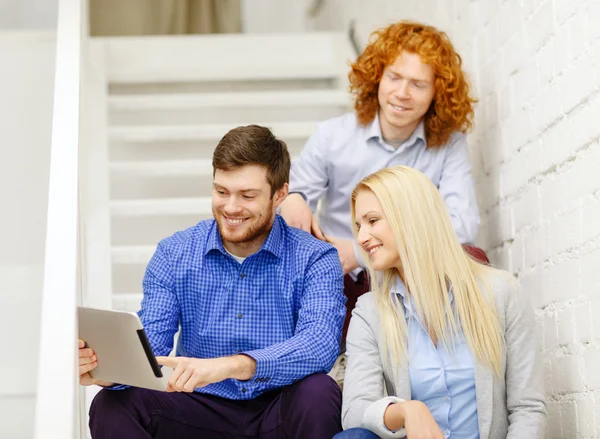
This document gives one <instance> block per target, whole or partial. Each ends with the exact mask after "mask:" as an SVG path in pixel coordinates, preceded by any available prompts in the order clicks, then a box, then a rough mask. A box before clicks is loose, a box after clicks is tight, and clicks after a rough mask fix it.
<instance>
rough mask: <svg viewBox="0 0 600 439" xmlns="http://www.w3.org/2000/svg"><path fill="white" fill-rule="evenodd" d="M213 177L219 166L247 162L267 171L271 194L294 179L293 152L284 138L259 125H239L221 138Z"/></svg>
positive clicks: (237, 165)
mask: <svg viewBox="0 0 600 439" xmlns="http://www.w3.org/2000/svg"><path fill="white" fill-rule="evenodd" d="M212 164H213V177H214V176H215V172H216V171H217V169H220V170H222V171H229V170H232V169H235V168H239V167H240V166H244V165H259V166H262V167H264V168H265V169H266V170H267V182H268V183H269V185H271V197H272V196H273V195H274V194H275V192H276V191H277V190H279V189H281V188H282V187H283V185H284V184H285V183H289V181H290V166H291V160H290V153H289V152H288V150H287V145H286V144H285V142H284V141H283V140H279V139H278V138H277V137H275V136H274V135H273V133H272V132H271V130H270V129H269V128H266V127H261V126H259V125H248V126H243V127H237V128H234V129H232V130H231V131H229V132H228V133H227V134H225V135H224V136H223V138H222V139H221V140H220V141H219V144H218V145H217V147H216V148H215V152H214V153H213V162H212Z"/></svg>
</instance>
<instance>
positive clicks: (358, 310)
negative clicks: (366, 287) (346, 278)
mask: <svg viewBox="0 0 600 439" xmlns="http://www.w3.org/2000/svg"><path fill="white" fill-rule="evenodd" d="M377 312H378V311H377V297H376V296H375V293H374V292H373V291H369V292H367V293H365V294H363V295H362V296H360V297H359V298H358V300H357V301H356V306H355V307H354V310H353V311H352V315H360V316H361V317H362V318H363V319H365V320H367V321H370V320H371V319H376V318H377Z"/></svg>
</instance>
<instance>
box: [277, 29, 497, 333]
mask: <svg viewBox="0 0 600 439" xmlns="http://www.w3.org/2000/svg"><path fill="white" fill-rule="evenodd" d="M370 41H371V43H370V44H369V45H368V46H367V48H366V49H365V50H364V51H363V53H362V54H361V55H360V56H359V57H358V59H357V60H356V62H355V63H354V64H352V69H351V72H350V74H349V79H350V88H351V91H352V92H353V94H354V98H355V104H354V107H355V110H356V111H355V112H354V113H348V114H345V115H343V116H340V117H336V118H333V119H330V120H327V121H325V122H323V123H321V124H319V126H318V127H317V130H316V132H315V133H314V134H313V135H312V136H311V137H310V139H309V140H308V142H307V143H306V145H305V147H304V149H303V151H302V154H301V155H300V157H299V158H298V159H297V160H296V161H294V163H293V164H292V169H291V176H290V195H289V196H288V197H287V199H286V200H285V201H284V202H283V204H282V206H281V214H282V216H283V217H284V219H285V220H286V221H287V222H288V223H289V224H290V225H292V226H295V227H299V228H302V229H304V230H306V231H308V232H312V233H313V234H314V235H315V236H316V237H318V238H320V239H326V240H328V241H329V242H331V243H332V244H334V245H335V247H336V248H337V250H338V252H339V255H340V259H341V261H342V266H343V268H344V273H345V274H346V276H345V279H344V283H345V285H344V292H345V294H346V296H347V298H348V302H347V304H346V307H347V311H348V312H347V316H346V322H345V326H344V336H345V332H346V330H347V328H348V323H349V318H350V313H351V311H352V308H353V307H354V304H355V303H356V299H357V298H358V296H360V295H361V294H362V293H364V292H365V291H366V290H367V289H368V281H367V279H366V273H365V272H364V271H362V269H361V268H360V264H359V261H358V259H359V258H358V257H357V249H356V247H355V246H354V245H353V238H352V225H351V224H350V195H351V193H352V190H353V189H354V186H355V185H356V183H357V182H359V181H360V180H361V179H362V178H364V177H366V176H367V175H369V174H371V173H373V172H375V171H377V170H379V169H381V168H385V167H390V166H397V165H406V166H411V167H414V168H416V169H418V170H420V171H421V172H423V173H424V174H426V175H427V176H429V178H431V180H432V181H433V183H434V184H435V185H436V186H437V187H438V189H439V191H440V193H441V194H442V196H443V198H444V200H445V202H446V206H447V207H448V212H449V213H450V216H451V219H452V224H453V225H454V229H455V230H456V233H457V235H458V238H459V240H460V241H461V243H463V244H464V245H465V247H466V249H467V250H468V251H470V252H471V253H476V252H477V251H478V249H474V248H472V247H470V246H469V244H472V243H473V242H474V240H475V236H476V234H477V228H478V226H479V211H478V208H477V201H476V199H475V189H474V184H473V179H472V176H471V164H470V159H469V151H468V147H467V141H466V136H465V133H466V131H467V130H468V129H469V128H470V127H471V124H472V118H473V104H474V102H475V100H474V99H473V98H472V97H471V95H470V91H469V85H468V83H467V80H466V78H465V74H464V72H463V70H462V65H461V64H462V62H461V58H460V56H459V55H458V54H457V53H456V51H455V50H454V48H453V46H452V43H451V42H450V40H449V38H448V36H447V35H446V34H445V33H443V32H440V31H439V30H437V29H435V28H434V27H431V26H426V25H423V24H420V23H414V22H399V23H395V24H392V25H391V26H388V27H387V28H383V29H379V30H377V31H375V32H374V33H373V35H372V36H371V40H370ZM319 201H321V207H320V211H319V212H318V219H317V217H316V216H315V215H313V213H314V212H315V210H316V208H317V203H318V202H319ZM475 255H476V254H475ZM480 257H483V258H484V259H486V258H485V254H484V253H483V252H481V254H480Z"/></svg>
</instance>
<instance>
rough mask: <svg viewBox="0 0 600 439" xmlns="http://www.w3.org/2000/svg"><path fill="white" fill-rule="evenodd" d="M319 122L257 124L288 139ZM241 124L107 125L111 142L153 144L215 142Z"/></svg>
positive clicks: (305, 135)
mask: <svg viewBox="0 0 600 439" xmlns="http://www.w3.org/2000/svg"><path fill="white" fill-rule="evenodd" d="M317 123H318V122H316V121H315V122H275V123H263V124H260V125H263V126H267V127H269V128H271V130H272V131H273V133H274V134H275V135H276V136H277V137H279V138H281V139H283V140H285V141H287V140H288V139H307V138H308V137H309V136H310V135H311V134H312V133H313V131H314V130H315V128H316V126H317ZM241 125H246V124H244V123H228V124H222V123H221V124H206V125H196V126H187V125H179V126H177V125H175V126H173V125H171V126H168V125H167V126H126V127H112V128H110V139H111V141H113V142H119V143H127V142H135V143H152V142H164V141H175V142H177V141H212V142H213V143H214V144H215V145H216V143H217V142H218V141H219V140H221V138H222V137H223V136H224V135H225V134H226V133H227V132H228V131H229V130H231V129H232V128H234V127H236V126H241Z"/></svg>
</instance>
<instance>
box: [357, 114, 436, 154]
mask: <svg viewBox="0 0 600 439" xmlns="http://www.w3.org/2000/svg"><path fill="white" fill-rule="evenodd" d="M364 133H365V140H371V139H376V140H377V141H378V142H379V143H381V144H384V143H385V141H384V140H383V134H381V125H380V124H379V111H377V112H376V113H375V118H374V119H373V121H372V122H371V123H369V124H368V125H366V126H365V131H364ZM418 140H422V141H423V143H424V144H425V146H427V139H426V138H425V121H424V120H423V119H421V122H419V125H417V128H416V129H415V130H414V131H413V133H412V134H411V135H410V137H409V138H408V139H407V140H406V141H405V142H404V145H411V146H412V145H414V144H415V143H416V142H417V141H418Z"/></svg>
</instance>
